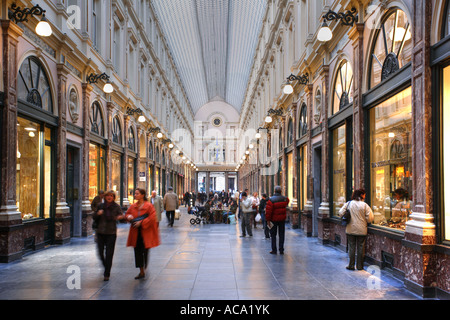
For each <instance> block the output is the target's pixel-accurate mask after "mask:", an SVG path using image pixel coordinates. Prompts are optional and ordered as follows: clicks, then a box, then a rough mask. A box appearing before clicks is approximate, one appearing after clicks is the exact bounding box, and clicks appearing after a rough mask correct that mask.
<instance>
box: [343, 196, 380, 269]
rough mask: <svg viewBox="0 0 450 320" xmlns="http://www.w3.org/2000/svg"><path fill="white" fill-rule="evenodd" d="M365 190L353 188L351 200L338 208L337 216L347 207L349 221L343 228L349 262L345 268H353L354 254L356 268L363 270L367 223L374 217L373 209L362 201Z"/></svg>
mask: <svg viewBox="0 0 450 320" xmlns="http://www.w3.org/2000/svg"><path fill="white" fill-rule="evenodd" d="M365 198H366V191H365V190H364V189H358V190H355V191H354V192H353V194H352V200H351V201H349V202H347V203H346V204H344V205H343V206H342V208H341V210H339V216H340V217H342V216H343V215H344V213H345V211H346V210H347V208H349V210H350V216H351V218H350V223H349V224H348V225H347V226H346V228H345V233H346V234H347V239H348V256H349V264H348V266H347V267H346V269H347V270H355V254H356V255H357V257H356V268H357V269H358V270H363V267H364V246H365V243H366V237H367V224H368V223H372V221H373V219H374V215H373V211H372V209H371V208H370V206H369V205H368V204H367V203H365V202H364V199H365Z"/></svg>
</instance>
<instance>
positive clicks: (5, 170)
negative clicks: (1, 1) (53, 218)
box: [0, 20, 23, 262]
mask: <svg viewBox="0 0 450 320" xmlns="http://www.w3.org/2000/svg"><path fill="white" fill-rule="evenodd" d="M0 23H1V26H2V46H3V48H2V49H3V51H2V58H1V60H2V62H1V63H2V64H3V74H2V76H3V86H4V103H3V106H2V107H1V113H2V114H1V117H0V119H1V126H0V130H1V142H0V143H1V150H2V152H1V153H0V159H1V163H0V166H1V174H0V183H1V186H2V187H1V188H0V193H1V194H0V262H10V261H14V260H18V259H21V258H22V247H23V234H22V226H23V224H22V216H21V213H20V212H19V210H18V209H19V208H18V207H17V206H16V170H17V168H16V167H17V72H18V62H17V59H18V56H17V55H18V54H17V46H18V38H19V37H20V36H21V35H22V32H23V30H22V29H21V28H19V27H18V26H17V25H16V24H15V23H13V22H11V21H9V20H1V21H0Z"/></svg>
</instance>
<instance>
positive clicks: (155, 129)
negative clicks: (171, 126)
mask: <svg viewBox="0 0 450 320" xmlns="http://www.w3.org/2000/svg"><path fill="white" fill-rule="evenodd" d="M148 132H149V133H157V134H156V137H157V138H159V139H161V138H162V137H163V134H162V133H161V129H160V128H159V127H156V128H150V129H148Z"/></svg>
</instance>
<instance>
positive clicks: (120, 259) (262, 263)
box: [0, 208, 420, 300]
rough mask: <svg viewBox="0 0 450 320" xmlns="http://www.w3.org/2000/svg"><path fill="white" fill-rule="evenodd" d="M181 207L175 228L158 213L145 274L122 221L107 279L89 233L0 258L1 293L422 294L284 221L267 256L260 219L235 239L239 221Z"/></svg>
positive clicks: (162, 296) (172, 296) (182, 296)
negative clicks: (197, 219)
mask: <svg viewBox="0 0 450 320" xmlns="http://www.w3.org/2000/svg"><path fill="white" fill-rule="evenodd" d="M182 213H183V214H182V217H181V219H180V220H179V221H176V222H175V226H174V227H173V228H168V227H166V220H165V217H164V218H163V221H162V223H161V227H160V229H161V230H160V231H161V242H162V244H161V245H160V246H159V247H157V248H154V249H152V250H151V253H150V267H149V270H148V272H147V277H146V278H145V279H142V280H134V277H135V276H136V275H137V273H138V269H136V268H135V267H134V253H133V249H132V248H127V247H126V246H125V243H126V238H127V234H128V228H129V226H127V225H120V226H119V234H118V240H117V243H116V250H115V255H114V262H113V268H112V272H111V278H110V280H109V281H108V282H105V281H103V270H102V266H101V263H100V261H99V259H98V256H97V252H96V247H95V243H94V237H89V238H73V239H72V240H71V243H70V244H68V245H64V246H53V247H50V248H47V249H44V250H42V251H39V252H36V253H32V254H29V255H26V256H25V257H23V258H22V260H20V261H17V262H13V263H9V264H0V299H15V300H23V299H33V300H35V299H50V300H52V299H57V300H65V299H71V300H72V299H74V300H85V299H92V300H113V299H114V300H122V299H123V300H141V299H144V300H146V299H152V300H211V299H214V300H267V299H270V300H316V299H317V300H339V299H345V300H366V299H370V300H373V299H389V300H420V297H418V296H416V295H414V294H412V293H410V292H409V291H407V290H406V289H404V288H403V284H402V282H400V281H398V280H396V279H394V278H393V277H392V276H391V275H390V274H389V273H388V272H385V271H381V272H380V273H379V274H374V275H372V274H371V273H369V272H367V268H369V267H370V266H366V270H365V271H353V272H352V271H347V270H346V269H345V266H346V263H347V255H346V253H344V252H341V251H339V250H336V249H334V248H331V247H327V246H323V245H321V244H318V243H317V239H316V238H307V237H306V236H304V235H303V233H302V231H300V230H292V229H290V228H287V230H286V243H285V254H284V255H271V254H269V251H270V249H271V248H270V240H266V239H263V233H262V229H261V226H260V225H259V226H258V228H257V229H256V230H254V232H253V237H245V238H240V237H239V235H240V232H239V225H238V224H236V225H228V224H212V225H210V224H208V225H195V226H191V225H190V223H189V218H190V217H191V216H189V215H188V214H186V213H185V209H184V208H183V209H182ZM163 216H164V215H163ZM74 266H75V270H79V273H78V272H74V271H73V270H72V269H71V268H73V267H74ZM76 268H79V269H76ZM375 270H376V269H375ZM375 275H377V276H375ZM74 279H75V280H74ZM78 280H79V281H78ZM76 284H79V288H77V287H75V288H71V286H72V287H73V285H76Z"/></svg>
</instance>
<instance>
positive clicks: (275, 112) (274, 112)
mask: <svg viewBox="0 0 450 320" xmlns="http://www.w3.org/2000/svg"><path fill="white" fill-rule="evenodd" d="M282 115H283V111H281V110H274V109H269V111H268V112H267V117H266V119H265V122H266V123H271V122H272V121H273V119H272V116H282Z"/></svg>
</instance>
